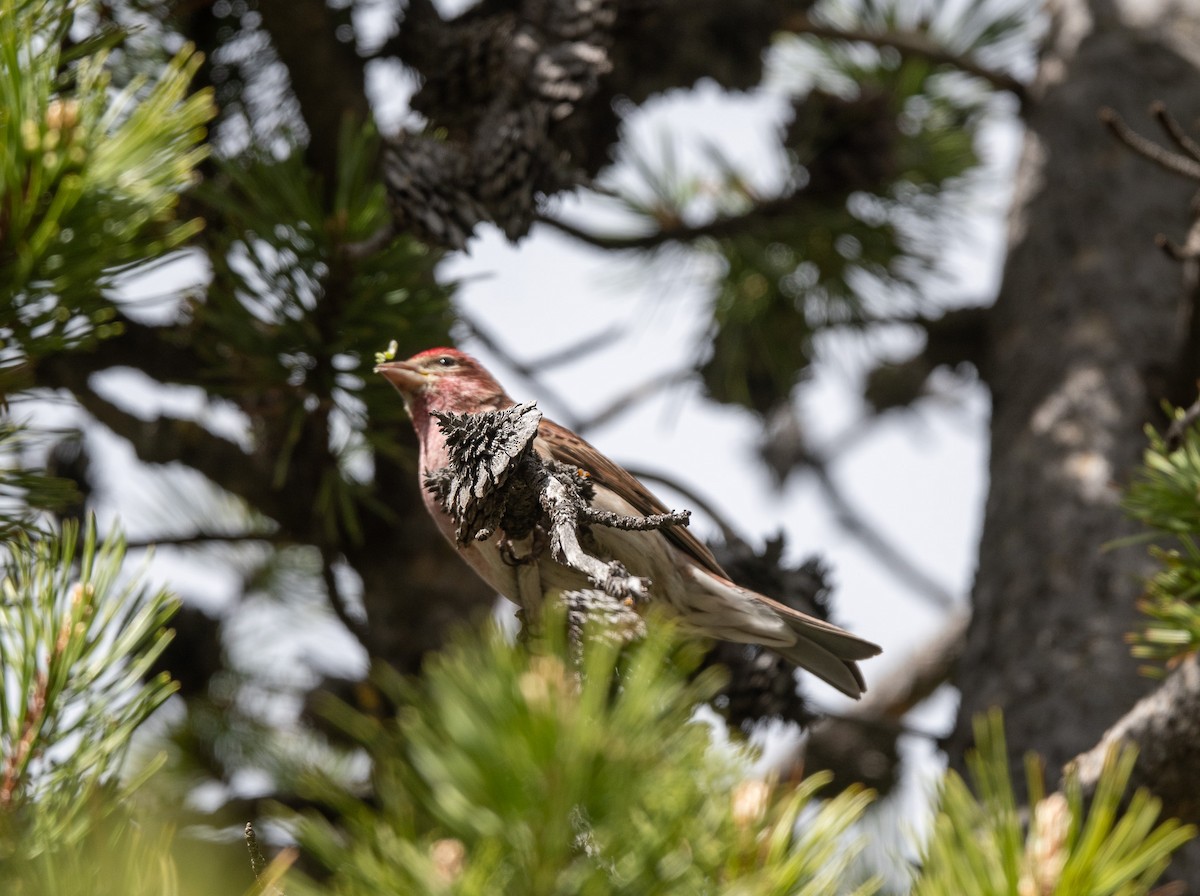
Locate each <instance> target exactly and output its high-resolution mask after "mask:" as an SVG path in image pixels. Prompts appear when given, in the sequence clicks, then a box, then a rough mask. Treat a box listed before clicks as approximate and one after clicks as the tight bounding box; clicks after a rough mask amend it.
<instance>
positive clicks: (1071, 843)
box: [913, 711, 1195, 896]
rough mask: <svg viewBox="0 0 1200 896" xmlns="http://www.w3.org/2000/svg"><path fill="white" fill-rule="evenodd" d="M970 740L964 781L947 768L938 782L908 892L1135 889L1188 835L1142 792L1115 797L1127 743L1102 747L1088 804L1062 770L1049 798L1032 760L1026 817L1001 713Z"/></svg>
mask: <svg viewBox="0 0 1200 896" xmlns="http://www.w3.org/2000/svg"><path fill="white" fill-rule="evenodd" d="M975 740H976V744H977V745H978V746H977V749H976V750H975V751H974V752H973V753H972V754H971V755H970V756H969V757H968V761H967V765H968V771H969V775H970V778H971V785H972V786H971V787H970V788H969V787H968V786H967V784H966V783H965V782H964V781H963V779H962V778H960V777H959V776H958V775H957V774H956V773H954V772H952V771H951V772H947V773H946V776H945V778H944V780H943V782H942V790H941V797H940V801H939V803H940V804H939V807H938V812H937V815H936V818H935V820H934V825H933V832H932V834H931V836H930V839H929V843H928V844H927V846H926V848H925V855H924V861H923V867H922V870H921V873H920V875H919V876H918V878H917V880H916V882H915V885H914V887H913V893H914V894H915V896H961V894H964V893H970V894H974V896H990V894H995V896H1008V894H1014V893H1015V894H1021V896H1024V894H1030V896H1033V894H1038V896H1108V894H1120V896H1138V894H1144V893H1149V892H1150V891H1151V889H1152V888H1153V886H1154V884H1155V882H1156V881H1157V879H1158V877H1159V875H1161V874H1162V872H1163V870H1164V869H1165V868H1166V867H1167V863H1168V862H1169V861H1170V857H1171V853H1172V852H1173V851H1174V850H1176V849H1178V848H1179V847H1180V846H1182V845H1183V844H1184V843H1186V842H1187V841H1188V840H1190V839H1191V838H1192V837H1193V836H1195V829H1194V828H1192V827H1191V826H1190V825H1182V824H1180V823H1179V822H1178V821H1175V820H1174V819H1168V820H1165V821H1162V822H1159V821H1158V815H1159V809H1160V805H1161V804H1160V801H1159V800H1158V799H1157V798H1155V797H1153V796H1151V795H1150V794H1149V793H1148V792H1147V791H1145V790H1138V791H1137V792H1135V793H1134V794H1133V796H1132V797H1131V798H1130V799H1129V801H1128V803H1126V804H1124V805H1123V804H1122V800H1123V797H1124V794H1125V790H1126V786H1127V785H1128V783H1129V776H1130V774H1131V772H1132V771H1133V765H1134V759H1135V751H1134V750H1132V749H1125V750H1123V751H1120V752H1113V753H1110V754H1109V756H1108V757H1107V759H1106V761H1105V765H1104V770H1103V772H1102V773H1101V777H1100V781H1099V783H1098V785H1097V787H1096V791H1095V793H1094V794H1093V795H1092V798H1091V800H1090V802H1089V803H1087V804H1086V805H1085V803H1084V800H1083V797H1082V796H1081V793H1080V788H1079V786H1078V783H1077V782H1076V781H1074V780H1072V779H1071V778H1070V777H1068V780H1067V786H1066V788H1065V793H1064V792H1055V793H1051V794H1048V795H1047V794H1046V791H1045V782H1044V779H1043V770H1042V768H1041V765H1040V763H1039V762H1038V761H1037V760H1036V758H1030V759H1029V760H1028V761H1027V762H1026V775H1027V780H1028V792H1029V804H1030V805H1031V806H1032V812H1031V815H1032V822H1029V821H1028V819H1025V818H1023V817H1022V816H1023V812H1022V807H1020V806H1019V805H1018V802H1017V798H1016V795H1015V793H1014V791H1013V786H1012V780H1011V778H1010V777H1009V773H1008V760H1007V750H1006V748H1005V742H1004V729H1003V725H1002V722H1001V719H1000V714H999V711H996V712H993V713H992V714H991V715H989V716H984V717H980V718H979V719H977V720H976V724H975Z"/></svg>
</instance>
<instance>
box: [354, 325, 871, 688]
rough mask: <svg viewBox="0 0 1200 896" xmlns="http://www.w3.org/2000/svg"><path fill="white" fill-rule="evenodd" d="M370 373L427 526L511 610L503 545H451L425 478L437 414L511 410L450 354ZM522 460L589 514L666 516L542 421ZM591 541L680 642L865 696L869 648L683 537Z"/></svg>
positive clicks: (493, 538) (437, 463)
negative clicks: (785, 665)
mask: <svg viewBox="0 0 1200 896" xmlns="http://www.w3.org/2000/svg"><path fill="white" fill-rule="evenodd" d="M375 372H376V373H378V374H381V375H382V376H383V377H384V378H385V379H386V380H387V381H388V382H389V383H391V384H392V386H394V387H395V388H396V389H397V390H398V391H399V393H400V395H401V397H402V398H403V401H404V405H405V408H406V409H407V411H408V415H409V417H410V418H411V420H412V424H413V428H414V430H415V431H416V435H417V441H418V451H419V457H418V466H419V475H420V477H421V483H422V488H421V492H422V497H423V500H424V503H425V507H426V509H427V510H428V511H429V514H430V516H432V517H433V520H434V522H435V523H436V524H437V526H438V528H439V529H440V530H441V532H442V534H443V535H445V536H446V538H448V539H449V540H450V542H451V544H453V545H455V548H456V550H457V551H458V552H459V554H460V556H461V557H462V558H463V559H464V560H465V561H466V562H467V563H468V565H470V566H471V568H472V569H474V570H475V572H476V573H478V574H479V576H480V577H481V578H483V580H484V581H485V582H487V583H488V584H489V585H491V586H492V588H494V589H495V590H496V591H497V592H498V593H500V594H502V595H504V596H505V597H507V598H509V599H510V600H513V601H514V602H516V603H518V604H520V603H521V601H520V600H519V594H520V587H521V585H520V582H519V581H518V570H517V566H516V565H514V560H513V556H512V553H511V550H510V549H509V547H508V545H506V544H505V542H504V533H503V532H502V531H501V532H497V533H493V534H492V535H490V536H488V538H487V539H486V540H484V541H469V542H468V543H467V544H462V543H460V542H459V541H458V540H457V539H456V537H455V528H456V527H455V521H454V520H453V519H452V518H451V516H450V514H449V513H448V512H447V511H446V510H445V509H444V508H443V506H442V504H441V501H440V500H439V498H438V496H437V494H436V493H435V491H434V489H433V488H432V487H431V486H430V485H429V484H427V483H428V478H429V476H430V474H432V473H435V472H436V471H438V470H440V469H442V468H443V467H445V466H446V465H447V464H448V463H449V459H450V455H449V451H448V448H447V444H446V439H445V436H444V434H443V432H442V430H441V428H440V426H439V421H438V419H437V416H436V415H437V414H446V413H450V414H477V413H482V412H486V411H499V410H503V409H505V408H511V407H514V406H515V405H516V402H514V401H513V399H512V398H510V397H509V396H508V393H507V392H505V391H504V388H503V387H502V386H501V385H500V383H499V382H498V381H497V380H496V378H495V377H493V376H492V375H491V374H490V373H489V372H488V371H487V370H486V369H485V368H484V367H483V365H482V364H480V363H479V361H477V360H476V359H475V358H473V357H471V356H470V355H468V354H466V353H464V352H462V351H459V350H458V349H454V348H431V349H428V350H426V351H422V352H420V353H418V354H416V355H413V356H412V357H411V358H409V359H408V360H406V361H396V360H382V361H381V362H380V363H378V364H377V365H376V366H375ZM533 450H534V452H535V453H536V454H537V455H538V457H540V458H541V459H542V460H543V461H557V462H559V463H562V464H567V465H570V466H573V467H576V468H578V469H579V470H580V471H582V473H583V474H584V475H586V476H587V477H588V480H589V482H590V483H591V485H592V490H591V494H592V497H591V503H592V506H593V507H595V508H598V509H601V510H608V511H613V512H615V513H618V514H622V515H624V516H633V517H646V516H650V515H652V514H660V513H665V512H666V507H665V505H664V504H663V503H662V502H661V501H659V500H658V498H656V497H655V496H654V495H653V494H652V493H651V492H650V491H649V490H648V489H647V488H646V487H645V486H644V485H643V484H642V483H641V482H639V481H638V480H637V479H636V478H635V477H634V476H633V475H632V474H631V473H629V472H628V471H626V470H625V469H623V468H622V467H621V466H620V465H618V464H616V463H614V462H613V461H612V460H609V459H608V458H607V457H605V456H604V455H603V454H602V453H601V452H600V451H599V450H597V449H596V448H594V447H593V446H592V445H590V444H589V443H588V442H586V441H584V439H583V438H582V437H580V436H578V435H576V434H575V433H574V432H572V431H571V430H569V429H567V428H566V427H564V426H560V425H559V424H557V423H554V422H553V421H551V420H549V419H546V418H544V417H543V418H542V419H541V420H540V422H539V423H538V428H537V434H536V436H535V438H534V442H533ZM592 537H593V545H594V547H595V549H596V551H597V552H598V556H600V557H601V558H602V559H605V560H610V561H612V560H615V561H618V562H620V563H621V564H622V565H623V566H624V567H625V568H626V569H627V570H628V571H629V572H630V573H631V574H633V575H637V576H643V577H645V578H647V579H648V580H649V583H650V584H649V596H650V600H651V601H653V602H654V603H655V604H658V605H661V606H662V607H664V608H665V609H666V610H667V611H668V614H669V615H671V616H673V617H675V618H676V619H677V621H678V622H679V623H680V625H681V626H682V627H683V628H684V629H685V630H688V631H690V632H692V633H694V634H697V635H701V636H705V637H709V638H715V639H718V640H723V641H733V642H737V643H743V644H759V645H761V646H763V647H766V648H768V649H770V650H772V651H774V652H776V653H778V654H780V655H781V656H783V657H784V658H785V659H787V660H789V661H791V662H792V663H794V664H796V665H797V666H799V667H800V668H802V669H806V670H807V671H809V672H811V673H812V674H814V675H816V676H817V677H818V678H820V679H821V680H823V681H825V682H827V683H828V684H830V685H832V686H833V687H834V688H836V689H837V690H839V691H841V692H842V693H843V694H846V695H847V696H849V697H853V698H855V699H857V698H859V697H861V696H862V694H863V692H864V691H865V690H866V684H865V682H864V680H863V676H862V672H861V670H860V669H859V667H858V661H859V660H865V659H868V658H870V657H872V656H875V655H877V654H879V653H880V652H881V648H880V647H879V646H878V645H876V644H874V643H872V642H870V641H868V640H866V639H864V638H860V637H859V636H857V635H854V634H852V633H851V632H848V631H846V630H845V629H843V628H840V627H838V626H836V625H834V624H832V623H830V622H826V621H825V620H823V619H818V618H816V617H814V616H809V615H808V614H806V613H802V612H800V611H798V610H794V609H792V608H791V607H788V606H786V605H784V604H782V603H780V602H778V601H776V600H772V599H771V598H770V597H767V596H766V595H764V594H758V593H756V592H754V591H751V590H749V589H746V588H741V587H739V586H738V585H737V584H735V583H734V582H732V581H731V580H730V579H729V576H728V575H727V574H726V573H725V571H724V570H723V569H722V568H721V565H720V564H719V563H718V562H717V560H716V558H715V557H714V556H713V554H712V551H710V550H709V549H708V548H707V547H706V546H705V545H704V544H703V543H702V542H701V541H700V540H699V539H698V538H697V537H696V536H695V535H694V534H693V533H692V532H691V531H690V530H689V529H687V528H684V527H679V526H673V527H670V528H665V529H649V530H640V531H625V530H621V529H615V528H608V527H603V526H594V527H593V528H592ZM529 560H530V562H536V563H537V565H538V573H539V579H540V584H541V588H542V590H543V597H544V598H550V597H553V596H554V595H555V594H560V593H563V592H566V591H571V590H580V589H586V588H591V587H595V586H594V585H593V584H592V583H589V582H588V581H587V578H586V576H584V575H583V574H582V573H580V572H578V571H576V570H573V569H570V568H568V567H566V566H563V565H561V564H559V563H558V562H557V561H555V560H554V559H553V558H552V557H551V556H550V553H549V551H545V552H544V553H543V554H539V555H537V556H534V557H531V558H529Z"/></svg>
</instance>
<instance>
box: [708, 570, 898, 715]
mask: <svg viewBox="0 0 1200 896" xmlns="http://www.w3.org/2000/svg"><path fill="white" fill-rule="evenodd" d="M690 572H691V574H692V576H693V578H694V579H695V581H696V582H697V584H700V585H701V586H702V587H703V589H704V590H705V591H706V592H708V593H709V595H711V596H713V597H719V598H720V599H722V600H723V602H725V603H726V604H727V606H728V607H729V608H730V609H733V608H735V607H736V609H738V610H740V611H742V612H740V613H739V614H738V615H739V616H740V618H741V619H742V620H743V622H745V623H747V624H746V625H745V626H744V627H743V626H739V627H738V628H737V630H731V629H730V627H727V626H723V627H722V628H723V631H722V633H721V635H720V637H723V638H725V639H727V640H730V641H744V642H748V643H758V644H763V645H764V646H766V647H768V648H770V649H771V650H773V651H775V652H776V653H778V654H779V655H780V656H782V657H783V658H784V659H786V660H789V661H791V662H793V663H795V664H796V665H797V666H799V667H800V668H802V669H806V670H808V671H809V672H811V673H812V674H813V675H816V676H817V677H818V678H820V679H821V680H822V681H824V682H826V683H827V684H829V685H832V686H833V687H835V688H837V689H838V690H839V691H841V692H842V693H843V694H845V695H847V696H848V697H853V698H855V699H856V700H857V699H858V698H859V697H861V696H862V695H863V692H864V691H865V690H866V689H867V686H866V683H865V682H864V681H863V677H862V672H861V671H860V670H859V668H858V663H857V660H865V659H869V658H870V657H873V656H875V655H877V654H879V653H880V652H881V649H880V647H879V645H877V644H873V643H871V642H870V641H867V640H865V639H864V638H860V637H858V636H857V635H854V634H851V633H850V632H848V631H846V630H845V629H844V628H839V627H838V626H836V625H834V624H833V623H831V622H826V621H825V620H823V619H818V618H816V617H815V616H809V615H808V614H807V613H801V612H800V611H799V610H793V609H792V608H791V607H789V606H786V605H784V604H781V603H779V601H776V600H772V599H771V598H769V597H766V596H764V595H762V594H757V593H755V592H753V591H748V590H746V589H745V588H740V587H738V586H737V585H734V584H733V583H732V582H730V581H728V580H727V579H724V578H721V577H719V576H715V575H713V574H712V573H709V572H707V571H706V570H703V569H700V568H699V567H696V566H693V567H692V568H691V570H690ZM781 623H782V624H781Z"/></svg>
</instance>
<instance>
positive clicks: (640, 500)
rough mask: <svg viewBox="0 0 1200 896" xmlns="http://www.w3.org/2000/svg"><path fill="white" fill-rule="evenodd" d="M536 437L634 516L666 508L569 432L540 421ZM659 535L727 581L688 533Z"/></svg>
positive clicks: (675, 530) (680, 529) (676, 530)
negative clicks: (617, 497) (630, 508)
mask: <svg viewBox="0 0 1200 896" xmlns="http://www.w3.org/2000/svg"><path fill="white" fill-rule="evenodd" d="M538 435H539V436H540V437H541V438H540V441H541V442H542V444H543V445H545V446H546V448H547V450H548V451H549V452H550V456H551V457H553V458H554V459H555V460H557V461H561V462H562V463H565V464H572V465H574V466H576V467H579V469H581V470H584V471H586V472H587V473H588V474H590V475H591V477H592V478H593V479H594V480H595V481H596V484H597V485H602V486H604V487H605V488H609V489H612V490H613V491H614V492H616V493H617V494H618V495H620V496H621V497H622V498H624V499H625V500H626V501H628V502H629V504H630V505H631V506H633V507H634V508H636V509H637V511H638V513H641V514H644V515H646V516H649V515H650V514H653V513H666V512H667V507H666V505H664V504H663V502H662V501H660V500H658V498H656V497H654V495H653V494H651V492H650V490H649V489H647V488H646V486H644V485H642V484H641V483H640V482H638V481H637V480H636V479H635V478H634V477H633V476H632V475H631V474H630V473H629V472H627V471H626V470H624V469H622V468H621V467H619V466H618V465H617V464H614V463H613V462H612V461H611V460H609V459H608V458H607V457H605V456H604V455H603V454H601V453H600V452H599V451H597V450H596V449H595V448H594V447H593V446H591V445H589V444H588V443H587V442H585V441H584V440H583V439H582V438H580V437H579V436H577V435H575V433H573V432H571V431H570V430H569V429H566V428H564V427H562V426H559V425H558V424H557V423H555V422H554V421H552V420H547V419H546V418H544V417H543V418H542V422H541V424H540V425H539V426H538ZM662 534H663V535H664V536H665V537H666V538H667V540H668V541H670V542H671V543H672V544H673V545H675V547H677V548H679V550H681V551H683V552H684V553H685V554H687V555H688V557H690V558H691V559H692V561H693V562H695V563H697V564H699V565H700V566H701V567H702V568H703V569H706V570H708V571H709V572H711V573H715V574H716V575H719V576H721V577H723V578H728V575H727V574H726V573H725V570H723V569H721V564H720V563H718V562H717V558H716V557H714V556H713V553H712V551H710V550H709V549H708V548H707V547H705V546H704V545H703V544H702V543H701V541H700V539H698V538H697V537H696V536H695V535H693V534H692V531H691V530H690V529H687V528H685V527H684V526H669V527H667V528H666V529H663V530H662Z"/></svg>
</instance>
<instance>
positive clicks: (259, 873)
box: [245, 821, 298, 896]
mask: <svg viewBox="0 0 1200 896" xmlns="http://www.w3.org/2000/svg"><path fill="white" fill-rule="evenodd" d="M245 836H246V849H247V850H248V851H249V853H250V867H251V869H253V871H254V887H253V888H252V889H251V891H250V892H252V893H256V894H264V896H284V893H283V890H282V889H280V888H279V887H278V886H277V884H278V883H279V879H280V878H281V877H283V874H284V872H286V871H287V869H288V868H289V867H291V865H292V864H293V863H294V862H295V861H296V858H297V856H298V853H297V852H296V850H295V849H292V848H288V849H284V850H281V851H280V852H279V853H278V854H277V855H276V856H275V858H274V859H273V860H272V861H271V862H269V863H268V862H267V858H266V856H264V855H263V851H262V848H261V847H260V846H259V845H258V835H257V834H256V833H255V832H254V824H253V823H252V822H249V821H248V822H246V827H245Z"/></svg>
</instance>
